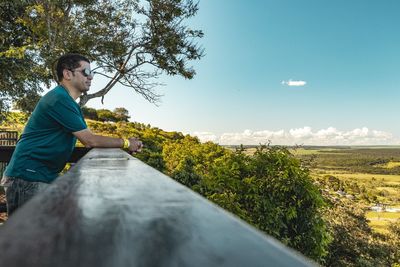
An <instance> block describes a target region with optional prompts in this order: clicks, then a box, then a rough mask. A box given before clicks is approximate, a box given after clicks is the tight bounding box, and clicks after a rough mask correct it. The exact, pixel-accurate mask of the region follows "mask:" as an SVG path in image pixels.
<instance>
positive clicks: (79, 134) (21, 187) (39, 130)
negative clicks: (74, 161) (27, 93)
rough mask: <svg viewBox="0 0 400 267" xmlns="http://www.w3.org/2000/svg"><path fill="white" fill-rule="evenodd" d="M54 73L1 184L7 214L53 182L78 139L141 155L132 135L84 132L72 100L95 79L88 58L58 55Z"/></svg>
mask: <svg viewBox="0 0 400 267" xmlns="http://www.w3.org/2000/svg"><path fill="white" fill-rule="evenodd" d="M56 74H57V80H58V86H56V87H55V88H54V89H52V90H51V91H49V92H48V93H47V94H46V95H44V96H43V97H42V98H41V99H40V101H39V102H38V104H37V105H36V108H35V110H34V111H33V113H32V115H31V117H30V118H29V120H28V122H27V124H26V126H25V129H24V132H23V134H22V135H21V138H20V140H19V142H18V143H17V145H16V148H15V151H14V154H13V156H12V158H11V160H10V163H9V165H8V166H7V168H6V170H5V172H4V175H3V178H2V180H1V185H2V186H3V187H4V190H5V193H6V201H7V213H8V215H10V214H12V213H13V212H14V211H15V210H16V209H17V208H18V207H20V206H21V205H23V204H24V203H25V202H26V201H28V200H29V199H30V198H31V197H32V196H34V195H35V194H37V193H38V192H40V191H41V190H43V189H44V188H45V187H46V186H47V185H48V184H49V183H51V182H52V181H53V180H55V179H56V178H57V176H58V175H59V173H60V171H61V170H62V169H63V168H64V166H65V164H66V162H67V160H68V159H69V157H70V156H71V154H72V151H73V149H74V147H75V144H76V140H77V139H79V141H81V143H82V144H84V145H85V146H86V147H103V148H104V147H109V148H119V147H120V148H125V149H128V150H129V151H130V152H139V151H141V148H142V146H143V144H142V142H141V141H140V140H139V139H138V138H135V137H131V138H129V139H122V138H113V137H107V136H101V135H96V134H93V133H92V132H91V131H90V130H89V129H88V128H87V125H86V123H85V120H84V118H83V115H82V111H81V109H80V107H79V105H78V104H77V103H76V99H77V98H78V97H79V96H80V95H81V94H82V93H85V92H87V91H88V90H89V87H90V85H91V81H92V79H93V74H94V73H93V72H92V71H91V69H90V61H89V60H88V59H87V58H86V57H84V56H82V55H79V54H66V55H63V56H61V57H60V58H59V59H58V61H57V65H56Z"/></svg>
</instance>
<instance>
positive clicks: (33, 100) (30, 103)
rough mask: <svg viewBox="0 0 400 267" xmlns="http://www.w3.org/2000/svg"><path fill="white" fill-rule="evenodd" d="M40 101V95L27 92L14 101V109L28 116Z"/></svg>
mask: <svg viewBox="0 0 400 267" xmlns="http://www.w3.org/2000/svg"><path fill="white" fill-rule="evenodd" d="M39 100H40V95H39V94H38V93H36V92H28V93H26V94H25V95H24V96H23V97H22V98H19V99H18V100H16V101H15V107H16V108H17V109H19V110H21V111H22V112H25V113H26V114H28V115H30V114H31V113H32V112H33V110H34V109H35V107H36V104H37V102H39Z"/></svg>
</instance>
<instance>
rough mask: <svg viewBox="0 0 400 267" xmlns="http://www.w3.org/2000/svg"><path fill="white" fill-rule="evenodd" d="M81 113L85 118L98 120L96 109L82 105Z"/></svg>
mask: <svg viewBox="0 0 400 267" xmlns="http://www.w3.org/2000/svg"><path fill="white" fill-rule="evenodd" d="M81 109H82V113H83V116H84V117H85V119H89V120H98V116H97V110H96V109H94V108H89V107H82V108H81Z"/></svg>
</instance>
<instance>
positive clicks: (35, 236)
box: [0, 149, 314, 267]
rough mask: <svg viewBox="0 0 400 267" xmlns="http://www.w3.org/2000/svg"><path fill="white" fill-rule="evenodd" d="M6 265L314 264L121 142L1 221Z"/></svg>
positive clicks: (0, 262)
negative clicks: (141, 158)
mask: <svg viewBox="0 0 400 267" xmlns="http://www.w3.org/2000/svg"><path fill="white" fill-rule="evenodd" d="M0 254H1V256H0V266H8V267H16V266H18V267H24V266H29V267H35V266H36V267H39V266H40V267H47V266H48V267H50V266H59V267H64V266H74V267H77V266H96V267H102V266H113V267H122V266H146V267H149V266H150V267H151V266H166V267H169V266H199V267H205V266H207V267H212V266H226V267H228V266H229V267H231V266H246V267H247V266H274V267H275V266H290V267H292V266H313V265H314V264H313V263H312V262H311V261H309V260H307V259H306V258H304V257H303V256H301V255H300V254H298V253H297V252H295V251H293V250H291V249H289V248H287V247H286V246H284V245H283V244H281V243H280V242H278V241H277V240H275V239H273V238H271V237H268V236H266V235H265V234H263V233H261V232H259V231H258V230H256V229H255V228H253V227H251V226H249V225H248V224H246V223H245V222H243V221H241V220H240V219H238V218H236V217H235V216H233V215H231V214H229V213H228V212H226V211H224V210H222V209H221V208H219V207H217V206H216V205H214V204H212V203H211V202H209V201H207V200H206V199H204V198H203V197H201V196H199V195H198V194H196V193H194V192H193V191H191V190H189V189H188V188H186V187H184V186H183V185H181V184H179V183H177V182H175V181H174V180H172V179H171V178H169V177H168V176H166V175H164V174H162V173H160V172H158V171H157V170H155V169H153V168H151V167H149V166H148V165H146V164H144V163H142V162H141V161H139V160H138V159H135V158H133V157H132V156H130V155H129V154H127V153H126V152H124V151H122V150H120V149H93V150H91V151H90V152H89V153H88V154H86V155H85V156H84V157H83V158H82V159H81V160H80V161H79V162H78V163H77V164H76V165H75V166H74V167H73V168H72V169H71V170H70V171H69V172H67V173H66V174H65V175H63V176H61V177H59V178H58V179H57V180H56V181H55V182H54V183H53V184H52V185H50V186H49V187H48V188H47V189H46V190H45V191H44V192H43V193H41V194H39V195H37V196H36V197H34V198H33V199H32V200H31V201H29V202H28V203H27V204H26V205H25V206H23V207H22V208H20V209H19V210H17V211H16V212H15V213H14V214H13V215H12V216H11V217H10V218H9V220H8V221H7V222H6V223H5V224H4V225H3V226H1V227H0Z"/></svg>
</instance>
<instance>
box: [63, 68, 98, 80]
mask: <svg viewBox="0 0 400 267" xmlns="http://www.w3.org/2000/svg"><path fill="white" fill-rule="evenodd" d="M69 70H70V71H72V72H75V71H78V72H80V73H82V75H83V76H85V77H89V76H92V78H93V76H94V74H95V72H94V71H91V70H90V68H84V69H83V70H71V69H69Z"/></svg>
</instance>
